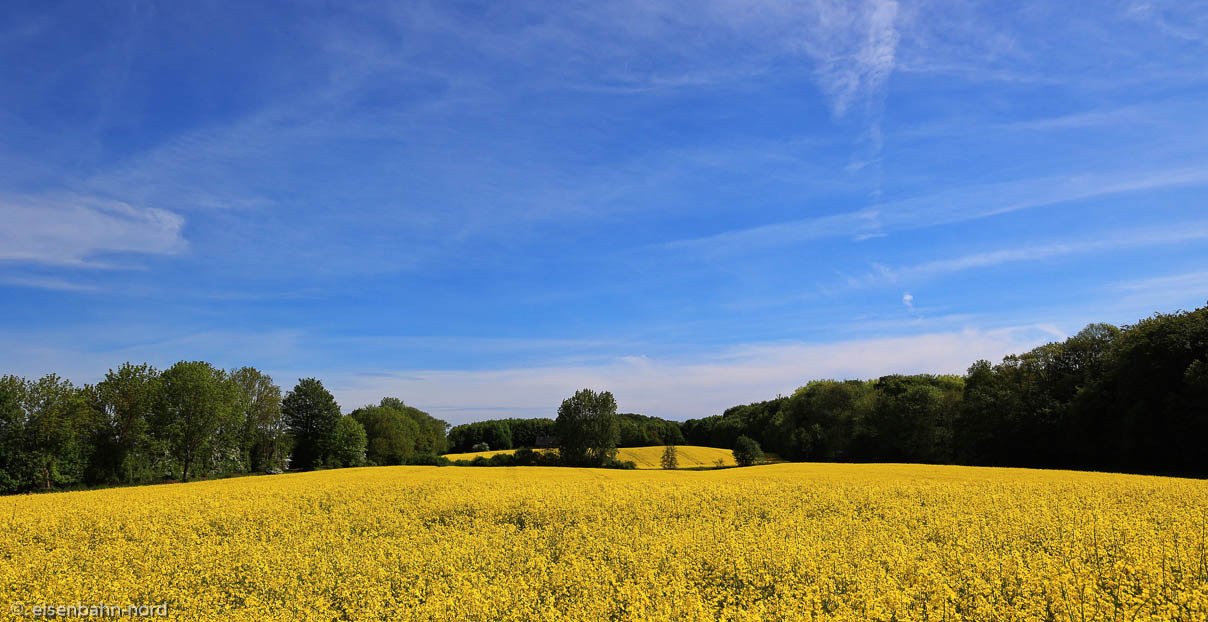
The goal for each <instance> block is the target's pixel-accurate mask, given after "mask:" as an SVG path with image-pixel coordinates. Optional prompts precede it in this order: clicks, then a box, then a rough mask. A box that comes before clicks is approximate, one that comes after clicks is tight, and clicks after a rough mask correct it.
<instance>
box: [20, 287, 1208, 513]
mask: <svg viewBox="0 0 1208 622" xmlns="http://www.w3.org/2000/svg"><path fill="white" fill-rule="evenodd" d="M543 437H544V439H543ZM539 439H543V440H546V441H553V443H552V444H555V445H556V446H557V447H558V449H559V452H558V456H559V457H558V459H557V463H558V464H566V465H572V466H624V465H621V464H619V463H617V462H616V448H617V447H619V446H634V447H636V446H649V445H676V444H683V443H687V444H694V445H708V446H712V447H723V448H729V449H736V450H738V452H736V456H738V455H739V454H742V455H743V456H750V455H756V454H755V452H759V451H762V450H765V449H766V450H768V451H771V452H774V453H776V454H779V455H780V456H781V457H782V458H785V459H788V460H811V461H840V462H842V461H851V462H870V461H877V462H881V461H894V462H925V463H954V464H971V465H988V466H1019V467H1056V468H1075V469H1098V470H1109V471H1130V472H1153V473H1175V474H1189V475H1205V474H1208V452H1206V451H1204V447H1208V307H1204V308H1200V309H1196V310H1194V311H1190V312H1187V311H1180V312H1176V313H1169V314H1161V313H1159V314H1155V315H1153V316H1152V317H1149V318H1145V319H1143V320H1141V321H1139V322H1137V323H1136V324H1132V325H1125V326H1122V327H1117V326H1112V325H1109V324H1091V325H1089V326H1087V327H1086V328H1084V329H1083V330H1082V331H1080V332H1079V333H1078V334H1076V335H1074V336H1073V337H1070V338H1069V339H1066V340H1064V341H1060V342H1054V343H1049V344H1045V345H1043V346H1040V347H1038V348H1035V349H1033V350H1031V351H1029V352H1026V353H1023V354H1013V355H1010V356H1007V357H1005V358H1004V359H1003V360H1002V361H1001V362H1000V363H991V362H989V361H984V360H983V361H977V362H975V363H973V364H972V365H971V366H970V367H969V369H968V372H967V373H966V374H965V375H963V376H958V375H932V374H918V375H909V376H907V375H899V374H894V375H889V376H883V377H881V378H878V379H876V380H815V381H811V382H809V383H807V384H805V385H804V386H802V387H800V388H799V389H797V390H796V391H795V392H794V393H793V394H792V395H790V396H787V397H784V396H781V397H777V398H776V399H772V400H767V401H763V402H757V403H752V404H745V405H739V406H734V407H732V408H729V409H727V410H726V411H724V412H723V413H722V414H720V415H714V416H710V417H705V418H702V419H690V420H688V421H685V422H682V423H677V422H673V421H668V420H665V419H659V418H657V417H647V416H643V415H638V414H633V413H624V414H617V413H616V402H615V400H614V399H613V396H612V394H611V393H608V392H607V391H604V392H600V393H596V392H594V391H590V390H587V389H584V390H583V391H579V392H578V393H576V394H575V395H574V396H572V397H571V398H568V399H567V400H564V401H563V403H562V405H561V406H560V407H559V409H558V416H557V418H556V419H554V420H551V419H501V420H491V421H479V422H475V423H471V424H465V425H460V426H456V427H454V428H453V429H451V430H450V429H449V428H448V424H447V423H445V422H444V421H441V420H440V419H436V418H434V417H432V416H431V415H429V414H428V413H425V412H423V411H421V410H419V409H416V408H414V407H411V406H407V405H406V404H404V403H403V402H402V400H399V399H397V398H392V397H387V398H383V399H382V400H381V402H380V403H379V404H377V405H374V406H366V407H363V408H358V409H356V410H354V411H352V413H350V414H348V415H342V414H341V410H340V407H339V405H338V404H337V403H336V401H335V399H334V398H333V397H332V395H331V394H330V393H329V392H328V391H327V390H326V389H325V388H324V387H323V385H322V383H321V382H320V381H318V380H316V379H314V378H305V379H302V380H300V381H299V382H298V384H297V385H296V386H295V387H294V388H293V390H291V391H289V392H288V393H286V394H285V395H284V396H283V395H282V393H281V389H280V387H278V386H277V385H276V384H274V382H273V380H272V378H270V377H269V376H267V375H265V374H264V373H262V372H260V371H258V370H256V369H254V368H251V367H243V368H240V369H235V370H231V371H224V370H222V369H218V368H215V367H214V366H212V365H210V364H209V363H206V362H204V361H181V362H179V363H177V364H175V365H173V366H172V367H170V368H168V369H166V370H163V371H159V370H156V369H154V368H153V367H151V366H149V365H146V364H143V365H135V364H131V363H127V364H125V365H123V366H121V367H119V368H118V369H117V370H110V371H109V372H108V373H107V374H106V375H105V377H104V379H103V380H102V381H100V382H98V383H97V384H95V385H85V386H83V387H76V386H74V385H72V383H71V382H69V381H67V380H65V379H62V378H60V377H59V376H57V375H54V374H49V375H47V376H44V377H42V378H40V379H38V380H26V379H23V378H18V377H15V376H3V377H0V492H5V493H7V492H20V491H28V490H34V489H52V488H63V487H72V486H81V485H112V484H135V483H145V482H153V481H163V480H166V479H181V480H188V479H190V478H193V477H199V476H204V477H211V476H221V475H231V474H238V473H252V472H264V471H268V472H273V471H279V470H282V469H284V468H293V469H312V468H318V467H340V466H357V465H361V464H382V465H386V464H442V463H447V460H443V459H442V458H440V457H439V455H440V454H442V453H445V452H446V451H449V450H453V451H458V452H464V451H471V450H474V448H475V446H478V447H479V448H481V447H483V446H484V445H485V446H488V447H489V448H490V449H511V448H515V447H526V448H531V447H535V446H537V445H538V440H539ZM492 460H495V459H492ZM552 460H553V458H550V457H548V456H546V455H545V454H542V453H541V452H522V453H520V454H518V457H514V458H499V459H498V460H496V462H497V463H499V464H504V463H512V464H547V463H553V462H552ZM509 461H510V462H509ZM496 462H490V463H491V464H495V463H496Z"/></svg>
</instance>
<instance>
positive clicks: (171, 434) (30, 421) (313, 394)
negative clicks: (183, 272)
mask: <svg viewBox="0 0 1208 622" xmlns="http://www.w3.org/2000/svg"><path fill="white" fill-rule="evenodd" d="M447 428H448V424H446V423H445V422H444V421H441V420H439V419H436V418H434V417H432V416H430V415H428V414H427V413H425V412H423V411H421V410H418V409H416V408H413V407H410V406H407V405H406V404H404V403H403V402H402V401H401V400H399V399H397V398H392V397H387V398H384V399H382V401H381V403H380V404H378V405H377V406H368V407H364V408H359V409H357V410H355V411H353V412H352V413H351V414H349V415H343V414H341V411H340V407H339V405H338V404H337V403H336V401H335V398H334V397H332V395H331V393H329V392H328V391H327V390H326V389H325V388H324V387H323V384H322V383H321V382H320V381H318V380H316V379H314V378H304V379H302V380H300V381H299V382H298V384H297V385H296V386H295V387H294V388H293V390H291V391H289V392H287V393H286V394H285V395H284V396H283V395H282V392H281V388H280V387H278V386H277V385H276V384H275V383H274V382H273V379H272V378H271V377H269V376H268V375H266V374H264V373H263V372H260V371H259V370H257V369H255V368H252V367H242V368H239V369H235V370H230V371H225V370H222V369H219V368H216V367H214V366H213V365H211V364H209V363H207V362H204V361H181V362H179V363H176V364H175V365H173V366H171V367H169V368H168V369H165V370H163V371H159V370H156V369H155V368H153V367H151V366H150V365H147V364H141V365H135V364H132V363H126V364H124V365H122V366H121V367H119V368H118V369H116V370H110V371H109V372H108V373H107V374H105V377H104V379H103V380H101V381H100V382H98V383H96V384H95V385H85V386H83V387H76V386H74V385H73V384H72V383H71V382H70V381H68V380H65V379H63V378H60V377H59V376H57V375H54V374H48V375H46V376H44V377H42V378H40V379H38V380H27V379H24V378H19V377H16V376H3V377H0V493H12V492H22V491H29V490H36V489H53V488H66V487H74V486H100V485H120V484H139V483H148V482H156V481H165V480H175V479H179V480H189V479H191V478H196V477H214V476H227V475H235V474H240V473H255V472H279V471H281V470H284V469H286V468H293V469H313V468H320V467H342V466H360V465H363V464H404V463H432V462H435V461H436V456H437V455H438V454H439V453H441V452H443V451H444V450H445V431H446V430H447Z"/></svg>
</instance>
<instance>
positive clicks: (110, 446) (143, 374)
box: [85, 363, 169, 483]
mask: <svg viewBox="0 0 1208 622" xmlns="http://www.w3.org/2000/svg"><path fill="white" fill-rule="evenodd" d="M85 392H86V394H87V396H88V401H89V404H90V405H91V407H92V409H93V410H94V411H95V412H96V414H97V415H98V419H99V421H98V423H99V425H98V427H97V434H96V438H95V441H94V444H95V452H94V459H93V463H92V465H91V468H90V469H89V471H90V477H89V479H90V480H92V481H93V482H97V483H106V482H108V483H114V482H120V483H135V482H145V481H149V480H152V479H155V478H157V477H161V476H163V475H164V473H165V472H166V471H167V470H169V467H168V450H167V447H166V446H165V444H164V442H163V441H162V440H161V439H159V438H157V436H156V435H155V434H154V432H155V430H153V428H152V426H153V424H154V422H155V416H156V409H157V408H158V407H160V406H161V405H162V395H161V392H162V381H161V378H160V373H159V372H158V371H157V370H156V369H155V368H154V367H151V366H150V365H147V364H142V365H135V364H133V363H125V364H123V365H122V366H121V367H119V368H117V369H116V370H113V369H110V370H109V372H108V373H106V374H105V379H104V380H102V381H101V382H98V383H97V384H95V385H93V386H90V387H86V389H85Z"/></svg>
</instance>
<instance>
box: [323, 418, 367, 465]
mask: <svg viewBox="0 0 1208 622" xmlns="http://www.w3.org/2000/svg"><path fill="white" fill-rule="evenodd" d="M365 445H366V443H365V428H364V427H363V426H362V425H361V424H360V422H358V421H357V420H356V419H353V418H352V417H351V416H348V417H340V421H339V422H337V423H336V427H335V430H334V432H333V433H332V448H331V465H332V466H335V467H357V466H361V465H362V464H365Z"/></svg>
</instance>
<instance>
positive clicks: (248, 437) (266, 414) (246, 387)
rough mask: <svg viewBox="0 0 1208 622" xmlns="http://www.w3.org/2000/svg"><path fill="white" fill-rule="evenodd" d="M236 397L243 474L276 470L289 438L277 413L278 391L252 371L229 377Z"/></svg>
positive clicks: (247, 369)
mask: <svg viewBox="0 0 1208 622" xmlns="http://www.w3.org/2000/svg"><path fill="white" fill-rule="evenodd" d="M230 377H231V381H232V382H233V383H234V384H235V387H236V389H237V391H238V396H239V418H240V419H241V421H242V429H241V431H240V432H241V433H240V439H239V440H240V443H239V449H240V460H241V462H242V463H243V468H244V469H245V470H247V471H271V470H279V469H282V468H284V466H285V458H286V456H287V455H288V453H289V437H288V435H287V429H286V425H285V417H284V416H283V415H282V412H281V387H278V386H277V385H276V384H274V383H273V379H272V377H270V376H268V375H267V374H264V373H262V372H260V371H259V370H257V369H256V368H254V367H241V368H239V369H236V370H234V371H232V372H231V373H230Z"/></svg>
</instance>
